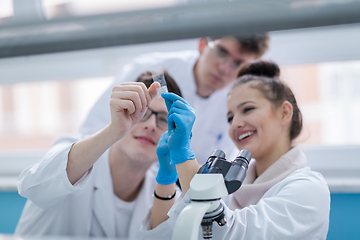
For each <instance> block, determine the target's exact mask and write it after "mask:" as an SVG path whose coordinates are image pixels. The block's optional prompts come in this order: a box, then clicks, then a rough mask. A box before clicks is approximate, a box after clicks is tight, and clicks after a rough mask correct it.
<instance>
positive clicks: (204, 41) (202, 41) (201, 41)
mask: <svg viewBox="0 0 360 240" xmlns="http://www.w3.org/2000/svg"><path fill="white" fill-rule="evenodd" d="M207 44H208V42H207V39H206V38H205V37H202V38H200V39H199V45H198V50H199V53H200V54H202V52H203V51H204V48H205V47H206V45H207Z"/></svg>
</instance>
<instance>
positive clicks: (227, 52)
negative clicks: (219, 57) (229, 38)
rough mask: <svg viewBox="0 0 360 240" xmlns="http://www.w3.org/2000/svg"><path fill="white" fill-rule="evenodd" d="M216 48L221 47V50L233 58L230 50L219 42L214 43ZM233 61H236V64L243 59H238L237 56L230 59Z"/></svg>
mask: <svg viewBox="0 0 360 240" xmlns="http://www.w3.org/2000/svg"><path fill="white" fill-rule="evenodd" d="M215 45H216V46H217V47H218V48H220V49H221V51H223V52H225V53H226V54H227V55H228V56H230V57H232V58H234V57H233V56H231V54H230V52H229V51H228V50H227V49H226V48H225V47H224V46H222V45H221V44H215ZM232 61H234V62H236V63H237V64H241V63H242V62H244V61H245V60H244V59H238V58H234V60H232Z"/></svg>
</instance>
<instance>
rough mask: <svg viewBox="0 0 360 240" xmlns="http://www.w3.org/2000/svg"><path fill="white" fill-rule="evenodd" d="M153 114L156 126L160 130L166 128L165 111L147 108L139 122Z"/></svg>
mask: <svg viewBox="0 0 360 240" xmlns="http://www.w3.org/2000/svg"><path fill="white" fill-rule="evenodd" d="M153 114H155V117H156V126H157V127H158V128H160V129H162V130H167V127H168V121H167V113H166V112H155V111H154V110H152V109H150V108H148V109H147V110H146V113H145V115H144V117H143V118H142V119H141V120H140V122H145V121H147V120H148V119H149V118H150V117H151V116H152V115H153Z"/></svg>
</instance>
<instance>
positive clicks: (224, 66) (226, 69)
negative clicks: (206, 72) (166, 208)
mask: <svg viewBox="0 0 360 240" xmlns="http://www.w3.org/2000/svg"><path fill="white" fill-rule="evenodd" d="M219 71H220V72H221V73H222V74H224V75H230V74H232V73H234V72H235V70H234V68H233V67H232V66H231V62H230V60H229V59H226V60H225V59H224V60H223V61H221V62H220V63H219Z"/></svg>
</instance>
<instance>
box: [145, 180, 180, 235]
mask: <svg viewBox="0 0 360 240" xmlns="http://www.w3.org/2000/svg"><path fill="white" fill-rule="evenodd" d="M155 192H156V194H157V195H158V196H160V197H167V196H172V195H173V194H174V193H175V183H173V184H169V185H162V184H159V183H157V184H156V189H155ZM174 203H175V198H173V199H171V200H160V199H158V198H156V197H154V203H153V207H152V211H151V229H153V228H155V227H157V226H158V225H159V224H160V223H162V222H164V221H166V220H167V219H168V218H169V217H168V215H167V213H168V212H169V210H170V208H171V207H172V205H173V204H174Z"/></svg>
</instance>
